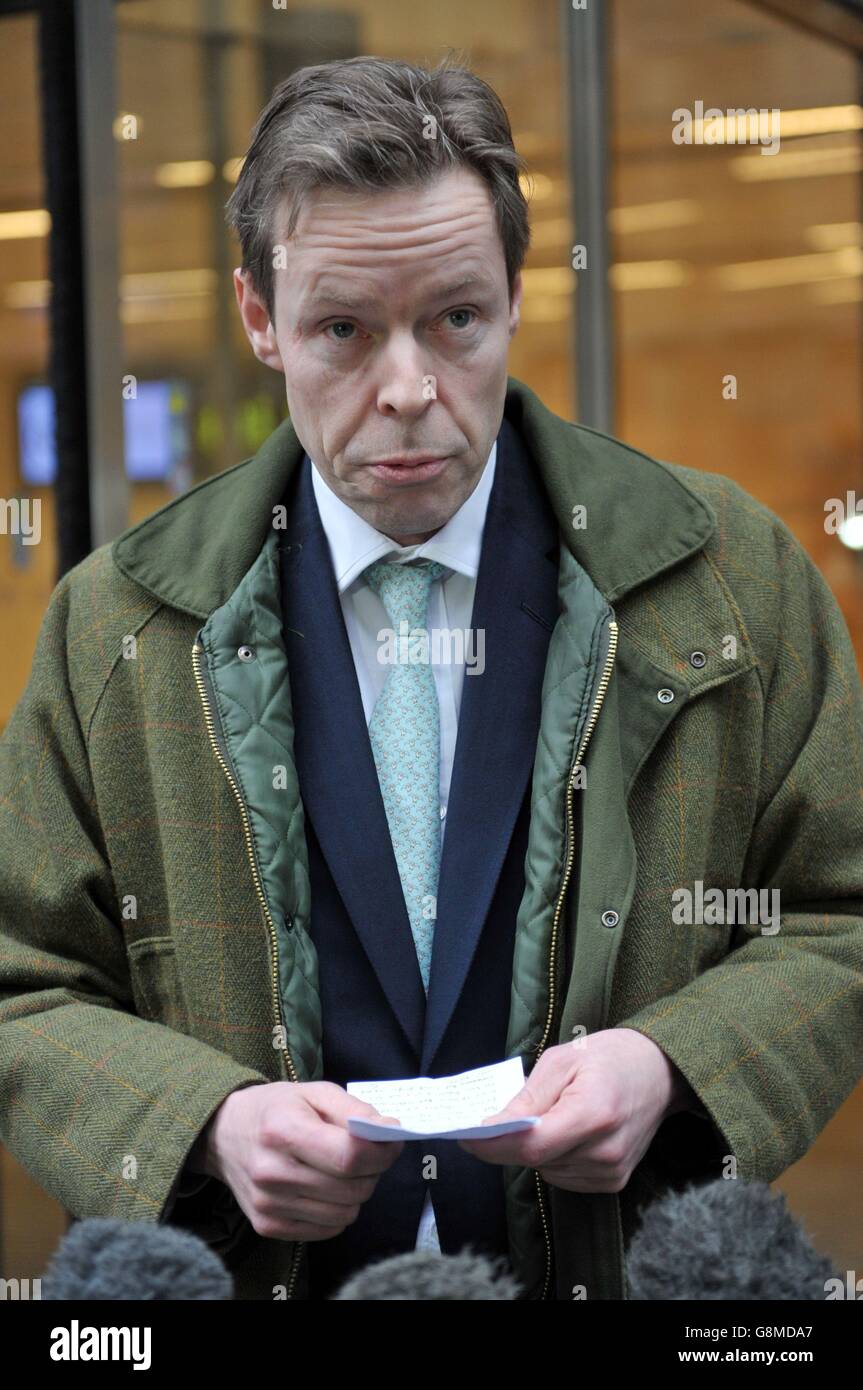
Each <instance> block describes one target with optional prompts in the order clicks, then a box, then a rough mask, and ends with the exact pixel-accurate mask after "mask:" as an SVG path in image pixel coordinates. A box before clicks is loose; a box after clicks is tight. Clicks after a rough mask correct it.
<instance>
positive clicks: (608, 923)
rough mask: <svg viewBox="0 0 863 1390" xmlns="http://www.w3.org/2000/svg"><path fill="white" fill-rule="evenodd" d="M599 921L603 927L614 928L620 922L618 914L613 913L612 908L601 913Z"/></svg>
mask: <svg viewBox="0 0 863 1390" xmlns="http://www.w3.org/2000/svg"><path fill="white" fill-rule="evenodd" d="M600 920H601V921H602V925H603V926H604V927H616V926H617V924H618V922H619V921H620V913H619V912H615V911H614V909H613V908H612V909H611V910H610V911H608V912H603V914H602V917H601V919H600Z"/></svg>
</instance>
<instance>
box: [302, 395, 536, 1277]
mask: <svg viewBox="0 0 863 1390" xmlns="http://www.w3.org/2000/svg"><path fill="white" fill-rule="evenodd" d="M497 446H498V451H497V465H496V469H495V480H494V485H493V488H492V492H491V496H490V498H489V505H488V511H487V514H486V523H485V528H484V531H483V540H482V549H481V553H480V562H479V570H478V574H477V583H476V591H475V596H474V607H473V616H472V621H471V627H472V628H473V629H474V630H479V629H484V631H485V668H484V671H483V672H482V674H479V673H476V674H469V673H468V671H466V672H465V677H464V688H463V694H462V702H461V710H460V716H459V727H458V736H457V741H456V749H455V761H454V765H453V772H452V782H451V787H450V795H449V802H448V808H447V828H446V833H445V835H444V842H443V853H442V856H441V866H440V877H439V885H438V899H437V918H436V921H435V933H434V947H433V952H432V961H431V974H430V980H429V991H428V998H427V999H426V996H425V992H424V990H423V985H422V979H421V976H420V971H419V965H418V963H417V958H416V951H415V948H414V943H413V937H412V935H411V928H410V922H409V920H408V916H407V911H406V908H405V903H404V898H403V895H402V891H401V883H400V880H399V874H398V869H397V866H396V860H395V855H394V852H393V848H392V843H391V841H390V836H389V829H388V826H387V820H386V813H385V810H384V804H383V799H382V797H381V793H380V788H379V786H378V780H377V773H376V770H375V765H374V759H373V756H372V751H371V744H370V741H369V736H368V729H367V726H366V721H365V716H364V712H363V706H362V700H361V696H360V689H359V683H358V680H357V676H356V670H355V667H354V663H353V658H352V654H351V649H350V643H349V640H348V635H347V631H346V629H345V625H344V620H343V616H342V611H341V604H340V600H339V595H338V590H337V586H336V581H335V577H334V575H333V570H332V563H331V560H330V555H329V549H328V545H327V540H326V535H325V533H324V530H323V527H322V524H321V521H320V516H319V513H318V509H317V505H316V502H315V498H314V492H313V489H312V482H311V468H312V464H311V461H310V460H309V458H308V457H305V458H304V459H303V462H302V465H301V467H300V469H299V472H298V476H297V478H296V481H295V483H294V485H293V487H292V489H291V494H290V496H289V497H288V498H287V499H286V500H287V504H288V516H287V525H286V528H285V531H284V534H283V537H282V544H281V560H282V563H281V574H282V603H283V621H284V637H285V646H286V649H287V655H288V667H289V671H290V681H291V698H292V701H293V708H294V722H295V730H296V733H295V748H294V754H295V761H296V766H297V773H298V777H299V783H300V792H301V796H302V800H303V806H304V809H305V814H306V838H307V842H308V848H309V867H310V876H311V934H312V939H313V940H314V942H315V946H316V949H317V953H318V960H319V972H320V975H319V980H320V997H321V1012H322V1022H323V1059H324V1077H325V1079H326V1080H327V1081H333V1082H336V1083H337V1084H339V1085H341V1086H345V1085H346V1084H347V1083H348V1082H349V1081H359V1080H390V1079H395V1078H402V1077H413V1076H448V1075H451V1074H453V1073H455V1072H460V1071H466V1070H469V1069H470V1068H473V1067H479V1066H484V1065H486V1064H488V1063H491V1062H499V1061H501V1060H502V1059H503V1057H504V1055H505V1046H506V1035H507V1024H508V1019H509V1006H510V987H511V979H512V953H513V941H514V935H515V924H516V917H517V913H518V908H519V904H520V901H521V897H522V892H523V889H524V859H525V852H526V848H527V832H528V824H529V818H530V787H531V774H532V770H533V761H534V756H535V751H536V742H537V736H538V729H539V712H540V694H541V689H542V682H543V674H544V670H545V661H546V654H547V649H548V641H549V637H550V634H551V629H552V627H553V625H554V622H555V619H556V617H557V613H558V600H557V575H558V535H557V525H556V522H555V519H554V517H553V514H552V512H551V509H550V506H549V504H548V501H547V499H546V496H545V493H544V490H543V488H542V485H541V482H540V480H539V476H538V474H537V472H536V469H535V467H534V465H533V463H532V461H531V459H530V456H529V454H528V453H527V450H526V448H525V446H524V444H523V442H522V439H521V437H520V436H519V434H518V433H517V431H516V429H515V427H514V426H513V425H512V424H511V423H510V421H509V420H507V419H506V418H505V417H504V419H503V421H502V423H501V428H500V432H499V434H498V440H497ZM429 1184H431V1194H432V1201H433V1203H434V1209H435V1215H436V1219H437V1228H438V1239H439V1241H440V1244H441V1248H442V1250H443V1251H444V1253H452V1252H455V1251H457V1250H460V1249H462V1248H464V1247H466V1246H469V1247H471V1248H472V1249H475V1250H482V1251H485V1252H487V1253H490V1254H492V1255H497V1254H506V1253H507V1252H508V1243H507V1232H506V1219H505V1209H504V1199H503V1169H502V1167H501V1166H500V1165H497V1164H490V1163H484V1162H483V1161H482V1160H480V1159H477V1158H474V1157H473V1156H472V1155H470V1154H468V1153H466V1152H465V1151H464V1150H463V1149H461V1148H460V1147H459V1146H458V1144H457V1143H455V1142H452V1141H449V1142H446V1141H435V1140H423V1141H411V1142H407V1143H405V1146H404V1149H403V1150H402V1154H401V1156H400V1158H399V1159H398V1160H397V1161H396V1162H395V1163H394V1164H393V1165H392V1166H391V1167H390V1168H389V1169H388V1170H387V1171H386V1173H384V1174H383V1175H382V1176H381V1178H380V1179H379V1180H378V1183H377V1186H376V1188H375V1191H374V1193H373V1195H372V1196H371V1197H370V1198H369V1200H368V1201H366V1202H365V1203H363V1206H362V1208H361V1210H360V1215H359V1217H358V1218H357V1220H356V1221H355V1222H354V1223H352V1224H351V1225H350V1226H348V1227H347V1228H346V1230H345V1231H344V1232H343V1233H342V1234H341V1235H339V1236H336V1237H333V1238H332V1239H330V1240H326V1241H314V1242H309V1244H308V1246H307V1250H308V1255H309V1262H310V1264H309V1269H310V1296H311V1297H312V1298H318V1299H320V1298H325V1297H327V1296H329V1295H330V1294H331V1293H332V1292H334V1291H335V1289H336V1288H337V1287H339V1285H340V1284H341V1283H342V1282H344V1280H345V1279H346V1278H347V1277H349V1275H350V1274H352V1273H353V1272H355V1271H356V1270H358V1269H360V1268H362V1267H363V1266H364V1265H366V1264H368V1263H370V1262H372V1261H373V1260H376V1259H379V1258H383V1257H385V1256H386V1255H388V1254H397V1253H400V1252H403V1251H407V1250H411V1249H413V1248H414V1245H415V1243H416V1235H417V1227H418V1224H419V1219H420V1214H421V1210H422V1206H423V1201H424V1198H425V1194H426V1191H427V1190H428V1186H429Z"/></svg>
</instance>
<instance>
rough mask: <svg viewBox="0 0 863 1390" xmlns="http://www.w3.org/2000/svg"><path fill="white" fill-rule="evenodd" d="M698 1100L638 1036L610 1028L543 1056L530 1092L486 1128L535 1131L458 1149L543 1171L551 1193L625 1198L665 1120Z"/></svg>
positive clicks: (665, 1060)
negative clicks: (524, 1120) (527, 1125)
mask: <svg viewBox="0 0 863 1390" xmlns="http://www.w3.org/2000/svg"><path fill="white" fill-rule="evenodd" d="M690 1097H694V1093H693V1092H692V1091H691V1089H690V1088H689V1086H688V1083H687V1082H686V1080H685V1078H684V1077H683V1076H682V1074H681V1073H680V1072H679V1071H678V1070H677V1068H676V1067H675V1066H674V1064H673V1063H672V1062H671V1060H670V1059H669V1058H668V1057H667V1056H666V1055H665V1053H664V1052H663V1051H662V1049H661V1048H659V1047H657V1045H656V1043H654V1042H651V1040H650V1038H647V1037H645V1036H644V1034H643V1033H638V1032H636V1031H635V1029H634V1028H608V1029H605V1030H604V1031H603V1032H600V1033H592V1034H588V1035H587V1036H586V1037H584V1038H580V1039H578V1040H576V1041H575V1042H571V1043H561V1044H560V1045H559V1046H558V1047H550V1048H548V1050H547V1051H546V1052H544V1053H543V1054H542V1056H541V1057H540V1059H539V1061H538V1062H537V1063H536V1066H535V1067H534V1069H533V1071H532V1072H531V1074H530V1076H529V1077H528V1079H527V1081H526V1083H525V1085H524V1087H523V1088H522V1090H521V1091H519V1093H518V1095H517V1096H515V1097H514V1098H513V1099H512V1100H511V1101H510V1103H509V1105H507V1106H506V1107H505V1109H503V1110H500V1111H498V1113H497V1114H496V1115H489V1116H487V1117H486V1119H485V1120H483V1124H491V1123H492V1122H493V1121H500V1120H511V1119H515V1118H516V1117H517V1116H519V1115H539V1116H541V1119H540V1122H539V1124H538V1125H536V1126H535V1127H534V1128H533V1129H531V1130H523V1131H521V1132H520V1133H518V1134H503V1135H500V1136H499V1137H498V1138H496V1139H460V1140H458V1141H457V1142H458V1143H460V1144H461V1146H462V1148H464V1149H466V1150H467V1151H468V1153H471V1154H473V1155H474V1157H476V1158H482V1159H485V1160H486V1162H488V1163H509V1164H518V1165H519V1166H522V1167H527V1168H537V1169H538V1170H539V1172H540V1174H541V1176H542V1177H543V1178H544V1179H545V1181H546V1182H548V1183H550V1184H551V1185H552V1186H553V1187H563V1188H568V1189H569V1190H570V1191H572V1192H620V1191H622V1189H623V1188H624V1187H625V1186H626V1184H627V1183H628V1181H629V1179H630V1176H631V1174H632V1172H633V1169H634V1168H635V1167H636V1166H637V1164H638V1163H639V1161H640V1160H641V1158H642V1157H643V1155H644V1153H645V1152H646V1150H647V1149H648V1147H649V1145H650V1142H651V1140H652V1139H653V1136H654V1134H655V1133H656V1131H657V1129H658V1128H659V1126H660V1124H661V1123H662V1121H663V1120H664V1119H665V1117H666V1115H670V1114H673V1113H674V1112H675V1111H676V1110H681V1109H684V1108H685V1106H686V1104H687V1101H688V1100H689V1098H690Z"/></svg>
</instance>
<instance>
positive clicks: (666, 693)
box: [656, 686, 674, 705]
mask: <svg viewBox="0 0 863 1390" xmlns="http://www.w3.org/2000/svg"><path fill="white" fill-rule="evenodd" d="M656 698H657V700H659V701H660V703H661V704H663V705H669V704H671V701H672V700H673V699H674V691H673V690H669V689H668V687H667V686H664V687H663V688H662V690H658V691H657V692H656Z"/></svg>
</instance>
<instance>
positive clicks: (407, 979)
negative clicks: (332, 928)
mask: <svg viewBox="0 0 863 1390" xmlns="http://www.w3.org/2000/svg"><path fill="white" fill-rule="evenodd" d="M311 467H312V465H311V462H310V461H309V459H308V458H306V459H304V460H303V465H302V468H301V472H300V477H299V479H298V487H297V495H296V498H295V500H294V505H293V507H292V508H290V509H289V513H288V516H289V520H288V526H287V528H286V531H285V535H284V537H283V541H282V584H281V588H282V605H283V619H284V633H285V647H286V651H287V658H288V669H289V671H290V681H291V698H292V701H293V706H294V723H295V729H296V733H295V745H294V756H295V759H296V764H297V772H298V776H299V782H300V789H301V794H302V798H303V804H304V806H305V809H306V813H307V815H308V816H309V818H310V820H311V822H312V825H313V826H314V830H315V834H316V836H317V838H318V842H319V844H320V846H321V851H322V853H323V855H324V858H325V859H326V861H327V864H328V866H329V869H330V872H331V874H332V876H333V880H334V882H335V885H336V887H337V889H338V891H339V894H340V895H341V898H342V902H343V903H344V905H345V908H346V910H347V912H348V915H349V916H350V918H351V921H352V922H353V925H354V928H355V930H356V932H357V935H358V937H359V938H360V941H361V942H362V945H363V948H364V950H365V952H366V954H367V956H368V958H369V961H370V962H371V965H372V968H373V969H374V971H375V973H376V975H377V977H378V979H379V981H380V984H381V988H382V989H383V991H384V993H385V995H386V997H387V999H388V1000H389V1003H390V1006H391V1007H392V1010H393V1012H394V1014H395V1016H396V1018H397V1019H398V1021H399V1023H400V1024H401V1027H402V1029H403V1030H404V1033H405V1035H406V1037H407V1038H408V1039H409V1041H410V1043H411V1045H412V1046H413V1048H414V1050H415V1052H416V1054H417V1056H419V1053H420V1050H421V1045H422V1032H423V1015H424V1012H425V996H424V991H423V985H422V977H421V976H420V971H419V965H418V963H417V958H416V950H415V947H414V942H413V936H412V935H411V928H410V922H409V920H408V915H407V910H406V908H405V903H404V897H403V895H402V889H401V882H400V879H399V873H398V867H397V865H396V860H395V854H394V853H393V848H392V841H391V839H390V834H389V827H388V825H387V819H386V811H385V809H384V803H383V798H382V797H381V793H380V787H379V784H378V778H377V771H376V769H375V764H374V758H373V756H372V750H371V743H370V741H369V736H368V729H367V727H366V721H365V715H364V713H363V705H362V699H361V696H360V689H359V684H358V682H357V677H356V671H355V668H354V663H353V657H352V654H351V648H350V642H349V639H348V635H347V631H346V630H345V624H344V618H343V616H342V610H341V603H340V600H339V595H338V589H337V586H336V581H335V578H334V575H333V570H332V562H331V559H330V554H329V548H328V546H327V540H326V536H325V533H324V530H323V527H322V525H321V521H320V517H319V515H318V510H317V505H316V503H315V499H314V492H313V490H312V483H311Z"/></svg>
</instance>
